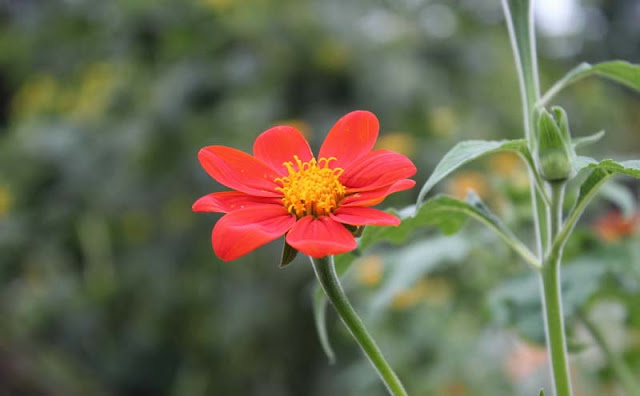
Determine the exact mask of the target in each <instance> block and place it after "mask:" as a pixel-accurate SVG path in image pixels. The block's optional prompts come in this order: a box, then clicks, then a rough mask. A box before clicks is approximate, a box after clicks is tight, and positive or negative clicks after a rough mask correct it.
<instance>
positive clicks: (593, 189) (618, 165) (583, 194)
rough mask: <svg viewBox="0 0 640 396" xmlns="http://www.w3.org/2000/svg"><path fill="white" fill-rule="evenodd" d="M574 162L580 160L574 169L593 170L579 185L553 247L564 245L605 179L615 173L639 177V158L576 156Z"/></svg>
mask: <svg viewBox="0 0 640 396" xmlns="http://www.w3.org/2000/svg"><path fill="white" fill-rule="evenodd" d="M576 162H580V164H579V165H580V166H578V165H576V169H579V170H583V171H584V170H589V169H592V170H593V171H592V172H591V174H590V175H589V177H587V179H586V180H585V181H584V182H583V183H582V185H581V186H580V192H579V193H578V198H577V199H576V203H575V204H574V206H573V209H572V210H571V213H569V216H567V220H566V222H565V224H564V226H563V227H562V230H560V233H559V234H558V236H557V238H556V240H555V242H554V246H555V247H562V246H564V244H565V243H566V242H567V239H568V238H569V236H570V235H571V231H573V228H574V227H575V225H576V223H577V222H578V219H579V218H580V216H581V215H582V212H584V210H585V208H586V207H587V205H588V204H589V202H591V199H592V198H593V197H594V195H595V194H596V193H597V192H598V190H599V189H600V187H601V186H602V185H603V184H604V182H605V181H607V179H609V178H610V177H611V176H613V175H615V174H621V175H627V176H631V177H635V178H640V160H631V161H622V162H616V161H614V160H610V159H607V160H603V161H600V162H597V161H596V160H594V159H593V158H589V157H578V158H577V159H576Z"/></svg>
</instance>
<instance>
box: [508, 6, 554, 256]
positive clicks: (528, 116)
mask: <svg viewBox="0 0 640 396" xmlns="http://www.w3.org/2000/svg"><path fill="white" fill-rule="evenodd" d="M502 9H503V11H504V15H505V19H506V21H507V28H508V30H509V38H510V40H511V48H512V49H513V55H514V57H515V62H516V69H517V71H518V82H519V84H520V94H521V96H522V115H523V117H524V118H523V119H524V134H525V137H526V139H527V142H528V144H529V150H530V151H531V153H532V154H533V153H535V136H534V135H535V131H534V126H533V125H534V122H533V116H534V111H535V106H536V102H537V101H538V99H539V98H540V84H539V82H538V62H537V59H538V57H537V54H536V40H535V30H534V21H533V15H534V14H533V1H532V0H502ZM536 177H537V175H536V170H535V169H529V181H530V186H531V206H532V211H533V224H534V234H535V236H536V248H537V253H538V257H539V258H542V255H543V251H544V246H543V241H546V239H547V238H546V236H548V234H549V233H548V231H547V224H545V222H544V213H545V211H544V207H545V206H546V203H545V202H544V201H545V200H544V199H543V198H544V197H543V194H540V196H541V197H542V198H540V201H541V202H538V201H539V199H538V192H537V191H536ZM540 203H542V205H541V204H540ZM540 261H542V260H540Z"/></svg>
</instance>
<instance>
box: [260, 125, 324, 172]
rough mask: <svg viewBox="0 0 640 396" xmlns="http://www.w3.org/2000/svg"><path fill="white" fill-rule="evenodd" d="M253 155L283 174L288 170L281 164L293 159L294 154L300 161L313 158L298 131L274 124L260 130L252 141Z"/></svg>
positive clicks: (307, 144) (305, 141)
mask: <svg viewBox="0 0 640 396" xmlns="http://www.w3.org/2000/svg"><path fill="white" fill-rule="evenodd" d="M253 155H254V156H255V157H256V158H258V159H260V160H262V161H263V162H264V163H265V164H267V165H269V166H271V167H272V168H273V169H274V170H275V171H277V172H278V173H280V174H281V175H284V176H286V175H288V174H289V172H288V171H287V168H286V167H285V166H284V165H282V164H283V163H285V162H288V161H293V156H294V155H297V156H298V158H300V160H301V161H302V162H307V161H310V160H311V158H313V153H312V152H311V148H310V147H309V143H307V140H306V139H305V138H304V136H302V134H301V133H300V131H298V130H297V129H296V128H293V127H290V126H276V127H273V128H271V129H267V130H266V131H264V132H262V133H261V134H260V136H258V138H257V139H256V141H255V143H253Z"/></svg>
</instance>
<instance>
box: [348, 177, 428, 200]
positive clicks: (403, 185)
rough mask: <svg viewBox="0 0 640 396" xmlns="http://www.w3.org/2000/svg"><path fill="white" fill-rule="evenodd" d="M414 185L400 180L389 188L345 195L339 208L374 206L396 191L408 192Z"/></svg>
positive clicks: (407, 180) (409, 181)
mask: <svg viewBox="0 0 640 396" xmlns="http://www.w3.org/2000/svg"><path fill="white" fill-rule="evenodd" d="M415 185H416V182H415V181H414V180H411V179H402V180H399V181H397V182H395V183H393V184H392V185H390V186H387V187H383V188H380V189H377V190H371V191H362V192H356V193H355V194H351V195H347V196H346V197H344V198H343V199H342V201H340V206H374V205H377V204H379V203H380V202H382V201H383V200H384V199H385V198H386V197H387V196H388V195H391V194H393V193H395V192H398V191H404V190H408V189H410V188H413V186H415Z"/></svg>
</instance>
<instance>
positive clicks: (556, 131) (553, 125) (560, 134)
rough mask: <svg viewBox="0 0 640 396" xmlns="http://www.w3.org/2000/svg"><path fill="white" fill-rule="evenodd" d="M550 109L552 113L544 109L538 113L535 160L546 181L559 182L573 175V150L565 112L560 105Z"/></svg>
mask: <svg viewBox="0 0 640 396" xmlns="http://www.w3.org/2000/svg"><path fill="white" fill-rule="evenodd" d="M551 110H552V111H553V115H551V113H549V112H548V111H547V110H545V109H543V110H542V111H541V112H540V114H539V115H538V123H537V147H536V156H535V161H536V166H537V168H538V172H539V173H540V175H541V176H542V177H543V178H544V179H545V180H546V181H549V182H559V181H564V180H567V179H569V178H570V177H572V176H573V175H574V173H575V170H574V167H573V159H574V157H575V151H574V149H573V146H572V145H571V133H570V132H569V122H568V120H567V114H566V113H565V111H564V110H563V109H562V108H560V107H553V108H552V109H551ZM554 116H555V117H554Z"/></svg>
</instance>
